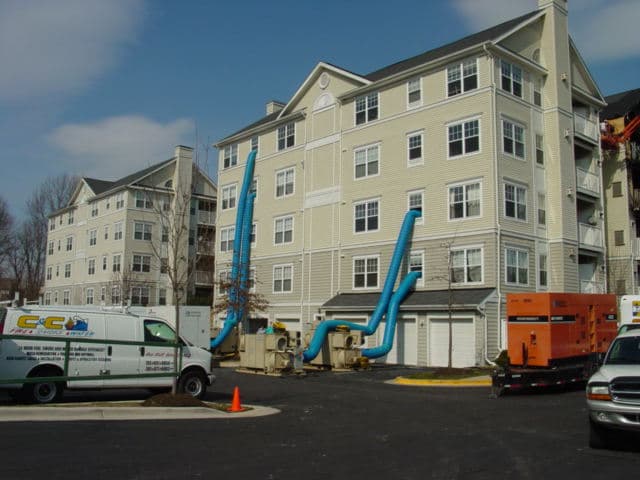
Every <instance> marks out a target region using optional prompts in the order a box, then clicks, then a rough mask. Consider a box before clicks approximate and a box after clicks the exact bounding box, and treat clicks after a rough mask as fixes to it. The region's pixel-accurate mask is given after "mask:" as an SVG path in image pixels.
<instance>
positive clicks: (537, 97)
mask: <svg viewBox="0 0 640 480" xmlns="http://www.w3.org/2000/svg"><path fill="white" fill-rule="evenodd" d="M533 104H534V105H537V106H538V107H541V106H542V80H540V79H536V80H534V81H533Z"/></svg>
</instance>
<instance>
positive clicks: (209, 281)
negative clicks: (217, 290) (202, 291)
mask: <svg viewBox="0 0 640 480" xmlns="http://www.w3.org/2000/svg"><path fill="white" fill-rule="evenodd" d="M196 285H211V286H213V271H211V272H205V271H202V270H196Z"/></svg>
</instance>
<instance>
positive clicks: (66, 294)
mask: <svg viewBox="0 0 640 480" xmlns="http://www.w3.org/2000/svg"><path fill="white" fill-rule="evenodd" d="M54 295H55V299H54V300H55V303H56V304H57V303H58V292H55V294H54ZM70 303H71V291H70V290H63V292H62V304H63V305H69V304H70Z"/></svg>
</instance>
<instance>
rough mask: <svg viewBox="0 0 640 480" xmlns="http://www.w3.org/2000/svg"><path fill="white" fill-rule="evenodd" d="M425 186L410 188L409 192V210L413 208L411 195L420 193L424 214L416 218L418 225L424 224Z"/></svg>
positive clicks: (421, 207)
mask: <svg viewBox="0 0 640 480" xmlns="http://www.w3.org/2000/svg"><path fill="white" fill-rule="evenodd" d="M424 191H425V189H424V188H418V189H416V190H409V191H408V192H407V211H409V210H411V195H415V194H420V210H421V211H422V215H421V216H420V217H418V218H416V220H415V224H416V225H423V224H424Z"/></svg>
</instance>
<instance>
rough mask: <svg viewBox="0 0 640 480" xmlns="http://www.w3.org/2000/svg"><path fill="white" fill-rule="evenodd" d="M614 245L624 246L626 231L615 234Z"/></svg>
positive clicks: (615, 232) (617, 231)
mask: <svg viewBox="0 0 640 480" xmlns="http://www.w3.org/2000/svg"><path fill="white" fill-rule="evenodd" d="M613 239H614V242H613V243H614V244H615V246H616V247H620V246H622V245H624V230H615V231H614V232H613Z"/></svg>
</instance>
